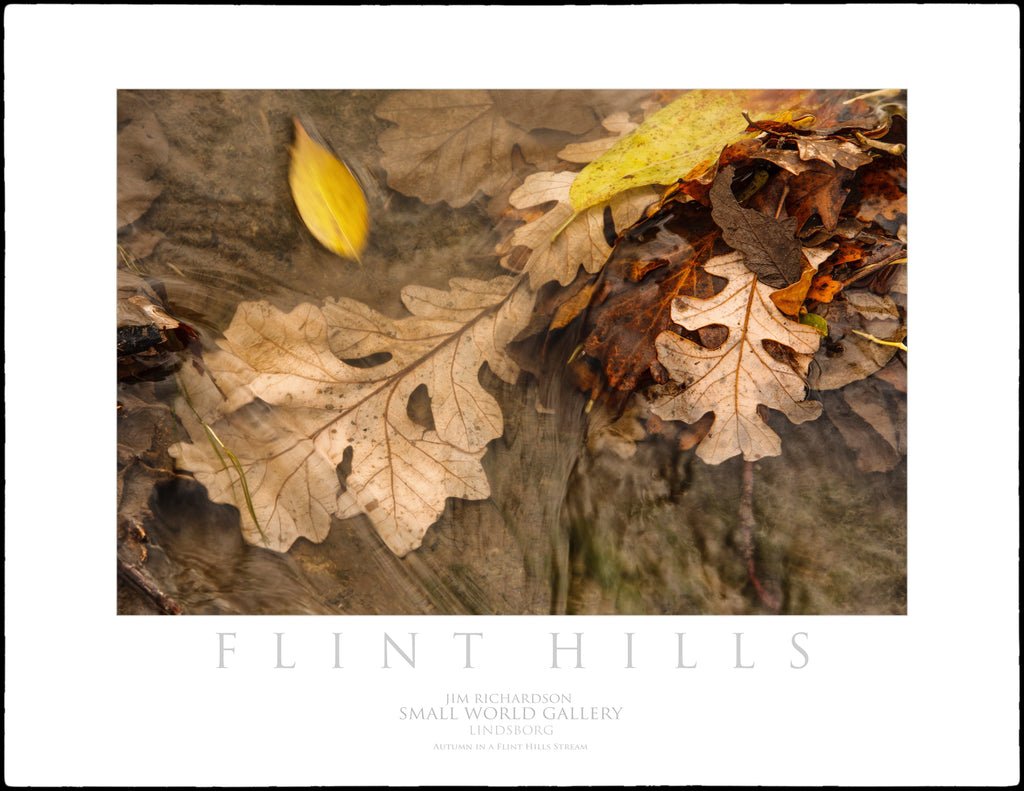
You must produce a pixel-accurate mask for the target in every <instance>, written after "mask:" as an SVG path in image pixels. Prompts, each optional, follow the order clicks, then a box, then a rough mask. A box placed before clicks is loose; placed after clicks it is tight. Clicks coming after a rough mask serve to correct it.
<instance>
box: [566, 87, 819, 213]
mask: <svg viewBox="0 0 1024 791" xmlns="http://www.w3.org/2000/svg"><path fill="white" fill-rule="evenodd" d="M803 95H805V92H784V91H775V92H772V91H715V90H708V91H705V90H698V91H690V92H689V93H687V94H685V95H684V96H682V97H681V98H679V99H677V100H676V101H674V102H673V103H672V104H670V105H668V107H665V108H664V109H662V110H660V111H659V112H657V113H655V114H654V115H652V116H651V117H650V118H648V119H647V120H646V121H644V123H642V124H641V125H640V126H639V127H637V129H635V130H634V131H632V132H631V133H630V134H628V135H626V136H625V137H623V138H622V139H621V140H619V141H618V142H617V143H616V144H615V145H614V146H613V147H612V148H611V149H610V150H609V151H608V152H607V153H606V154H604V156H602V157H601V158H600V159H597V160H595V161H594V162H592V163H590V164H589V165H588V166H587V167H585V168H584V169H583V170H582V171H581V172H580V174H579V177H578V178H577V179H576V182H575V183H574V184H573V185H572V191H571V193H570V198H571V201H572V207H573V209H574V210H575V211H577V212H580V211H583V210H584V209H587V208H589V207H590V206H594V205H595V204H598V203H601V202H602V201H606V200H608V199H609V198H610V197H612V196H613V195H616V194H617V193H619V192H621V191H622V190H626V189H632V188H633V187H640V186H644V185H649V184H672V183H674V182H676V181H677V180H679V179H696V178H699V177H701V176H702V175H704V174H705V172H707V171H708V170H710V169H711V168H712V167H713V166H714V163H715V162H716V161H717V160H718V155H719V154H720V153H721V152H722V149H724V148H725V147H726V146H728V145H730V144H731V143H735V142H736V141H738V140H743V139H745V138H750V137H754V136H756V135H757V134H758V132H757V131H756V130H755V131H753V132H747V131H746V130H747V122H746V120H745V119H744V118H743V113H744V112H748V113H752V114H753V116H754V117H758V118H774V117H777V116H778V115H779V113H780V111H782V110H784V109H786V108H788V107H792V106H793V105H794V104H795V103H796V102H797V101H799V100H800V98H801V97H802V96H803ZM765 108H767V110H766V109H765Z"/></svg>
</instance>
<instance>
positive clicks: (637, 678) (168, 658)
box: [4, 5, 1020, 785]
mask: <svg viewBox="0 0 1024 791" xmlns="http://www.w3.org/2000/svg"><path fill="white" fill-rule="evenodd" d="M1019 24H1020V20H1019V11H1018V9H1017V8H1016V7H1010V6H1001V7H993V6H973V7H967V6H946V5H935V6H916V7H910V6H891V5H875V6H850V5H847V6H829V7H823V6H819V7H814V6H788V7H783V6H776V7H769V6H735V7H723V6H698V7H685V6H651V7H643V6H626V7H616V8H600V7H596V8H588V7H575V8H560V7H546V6H545V7H536V8H524V7H506V8H497V9H495V8H486V9H483V8H477V9H464V8H459V9H452V8H444V7H438V8H418V7H394V8H337V9H329V8H271V7H231V8H213V7H202V8H191V7H189V8H183V7H174V6H172V7H160V8H154V7H149V8H135V7H127V6H95V7H90V6H79V7H60V6H34V7H27V6H7V7H6V8H5V12H4V25H5V31H4V34H5V49H4V72H5V84H4V99H5V122H4V130H5V140H4V148H5V157H6V161H5V190H6V208H5V212H6V217H5V228H6V234H7V237H6V260H5V285H6V292H5V316H4V322H5V348H6V370H5V373H6V393H5V397H6V429H7V448H6V456H7V458H6V462H7V465H6V508H5V517H6V581H5V594H6V599H5V633H6V638H7V643H6V691H5V732H4V741H5V744H4V747H5V760H6V764H5V768H4V772H5V780H6V782H7V783H8V784H14V785H25V784H32V785H60V784H71V785H97V784H113V785H124V784H130V785H174V784H188V785H248V784H254V785H277V784H286V785H306V784H333V785H350V784H371V785H373V784H380V785H384V784H387V785H402V784H439V783H454V784H459V783H481V784H492V785H513V784H541V783H544V784H554V785H569V784H574V785H586V784H615V785H635V784H654V783H658V784H694V783H698V784H699V783H703V784H708V783H714V784H726V783H734V784H766V785H771V784H781V783H791V784H835V783H839V784H857V783H865V784H891V785H907V784H926V785H929V784H935V785H953V784H973V785H1012V784H1013V783H1015V782H1016V780H1017V779H1018V761H1019V751H1018V726H1019V715H1018V702H1019V684H1018V676H1017V672H1018V657H1019V642H1018V632H1017V625H1016V622H1017V619H1016V616H1017V612H1018V599H1017V595H1018V589H1017V584H1018V577H1017V573H1018V569H1017V557H1018V535H1017V516H1018V497H1017V485H1016V484H1017V480H1018V470H1017V442H1018V436H1017V433H1018V407H1017V396H1018V388H1017V384H1018V370H1019V368H1018V348H1019V347H1018V340H1017V339H1018V329H1019V328H1018V318H1019V314H1018V310H1019V307H1018V280H1017V264H1018V261H1017V259H1018V251H1017V242H1018V227H1017V214H1018V205H1017V190H1018V176H1019V166H1020V162H1019V141H1020V137H1019V115H1018V114H1019V109H1020V103H1019V97H1020V83H1019V77H1018V73H1019V66H1020V53H1019ZM523 86H526V87H561V88H577V87H579V88H583V87H600V88H642V87H655V88H658V87H663V88H698V87H700V88H712V87H716V88H755V87H756V88H761V87H765V88H767V87H777V88H782V87H785V88H790V87H792V88H796V87H814V88H861V87H862V88H864V89H865V90H870V89H874V88H883V87H905V88H908V89H909V92H910V93H909V95H910V114H911V122H910V127H909V129H910V140H909V146H908V151H909V155H910V157H911V159H912V162H911V165H910V174H911V175H910V191H909V197H910V207H911V208H910V212H909V215H910V218H911V219H910V236H911V243H912V244H911V246H912V248H913V258H912V264H911V270H910V283H911V289H910V302H911V305H912V313H913V315H912V326H913V333H912V337H911V338H910V340H909V345H910V347H911V351H910V367H909V371H910V408H909V416H910V440H909V446H910V509H909V517H910V570H909V589H910V595H909V615H908V616H906V617H889V618H876V617H845V618H833V617H817V618H811V617H807V618H805V617H786V618H740V617H732V618H712V617H702V618H683V617H648V618H626V617H620V618H576V619H573V618H541V617H533V618H527V617H512V618H489V617H480V618H440V617H435V618H405V617H403V618H397V617H391V618H384V617H381V618H375V617H359V618H341V617H339V618H312V617H309V618H258V617H248V618H241V617H240V618H235V617H208V618H201V617H194V618H177V619H175V618H129V617H121V618H118V617H116V616H115V614H114V613H115V591H114V588H115V572H114V552H113V550H114V513H115V498H114V492H115V479H114V444H115V442H114V419H115V416H114V409H113V401H114V398H113V396H114V381H115V368H114V354H113V332H112V327H113V325H112V318H111V317H112V316H113V307H114V294H115V286H114V269H113V267H112V266H111V260H112V252H111V251H112V247H113V244H112V242H113V235H114V207H115V179H116V168H115V134H114V117H115V91H116V89H118V88H140V87H169V88H379V87H388V88H419V87H480V88H493V87H523ZM220 631H223V632H234V633H236V634H235V637H234V638H233V644H234V646H235V653H234V654H229V655H228V657H227V663H228V665H229V667H228V668H227V669H223V670H218V669H217V668H216V665H217V658H218V657H217V632H220ZM385 631H386V632H387V633H389V634H391V635H392V636H393V637H394V639H395V641H396V642H397V643H399V645H403V646H406V645H408V640H409V637H408V633H409V632H417V633H418V636H417V638H416V639H417V667H416V668H415V669H411V668H409V667H408V666H407V665H406V664H405V663H404V662H403V661H402V660H401V658H400V657H398V656H397V655H396V654H392V665H393V668H392V669H390V670H384V669H382V668H381V664H382V643H383V634H384V633H385ZM466 631H470V632H484V634H485V637H484V639H483V641H480V642H479V643H478V644H477V645H476V647H475V648H474V664H475V665H477V668H476V669H473V670H464V669H462V660H463V656H464V648H463V643H462V640H461V639H460V640H458V641H456V640H453V639H452V634H453V633H454V632H466ZM556 631H557V632H561V633H563V639H564V640H568V639H569V638H570V636H571V633H573V632H577V631H582V632H584V634H585V637H584V641H585V642H584V646H585V648H584V650H585V656H584V664H585V665H586V667H585V669H583V670H574V669H568V668H566V669H561V670H552V669H550V657H551V647H550V639H551V638H550V632H556ZM275 632H282V633H284V634H285V643H284V660H285V663H287V664H290V663H292V662H294V663H295V664H296V667H295V668H294V669H291V670H286V669H275V668H274V664H275V661H276V645H275V636H274V633H275ZM333 632H343V633H344V635H343V638H342V640H343V665H344V668H343V669H341V670H336V669H333V667H332V665H333V663H334V642H333V641H334V638H333V636H332V633H333ZM624 632H635V633H636V636H635V638H634V660H633V661H634V665H636V669H633V670H627V669H624V668H623V665H624V664H625V642H624V638H623V637H622V633H624ZM676 632H686V633H687V637H686V641H687V657H686V661H687V663H691V662H692V661H697V663H698V667H697V668H696V669H694V670H680V669H677V668H676V667H675V663H676V642H675V640H676V638H675V633H676ZM734 632H743V633H744V637H743V646H744V662H745V663H749V662H751V661H753V662H754V663H755V667H754V668H753V669H751V670H742V669H735V668H734V667H733V665H734V664H735V649H734V641H735V638H734V637H733V633H734ZM794 632H806V633H807V634H808V637H807V639H806V640H804V642H803V644H804V645H805V646H806V649H807V651H808V653H809V655H810V661H809V664H808V666H807V667H806V668H805V669H803V670H793V669H791V668H790V662H791V661H793V662H794V663H797V664H799V663H801V661H802V657H801V656H800V655H799V654H798V653H797V652H795V651H794V650H793V648H792V646H791V644H790V636H791V635H792V634H793V633H794ZM801 639H803V638H801ZM506 691H507V692H566V693H569V694H571V695H572V696H573V702H574V705H576V704H578V705H585V706H591V705H597V706H622V707H623V719H622V721H621V722H619V723H603V724H590V725H586V726H584V725H577V726H573V727H566V729H565V730H564V731H560V733H564V734H565V735H566V738H565V741H570V742H571V741H576V742H586V743H588V744H589V746H590V749H589V750H588V751H587V752H582V753H566V754H557V755H555V754H548V753H546V754H523V753H504V754H499V753H493V752H480V753H468V754H466V753H457V754H455V753H451V754H449V753H441V752H437V751H433V750H431V749H430V748H431V747H432V746H433V744H434V742H438V741H442V742H449V741H451V742H456V741H460V740H462V741H465V739H461V738H460V732H459V731H458V729H457V727H456V726H454V725H451V724H447V723H440V724H436V725H425V724H422V723H415V724H414V723H408V722H401V721H399V720H398V708H399V707H400V706H430V705H439V704H440V703H442V702H443V696H444V694H445V693H446V692H457V693H467V692H468V693H472V692H506Z"/></svg>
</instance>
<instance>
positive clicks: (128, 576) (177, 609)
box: [117, 558, 181, 615]
mask: <svg viewBox="0 0 1024 791" xmlns="http://www.w3.org/2000/svg"><path fill="white" fill-rule="evenodd" d="M117 573H118V574H119V575H120V576H121V577H123V578H124V579H125V581H127V582H129V583H131V584H132V585H134V586H135V587H136V588H137V589H138V590H139V591H141V592H142V593H143V594H145V595H146V597H147V598H149V599H150V600H151V601H152V602H153V604H155V605H156V606H157V607H159V608H160V610H161V611H162V612H163V613H164V614H165V615H181V606H180V605H179V604H178V603H177V602H176V601H174V599H172V598H171V597H170V596H168V595H167V594H166V593H164V592H163V591H162V590H160V589H159V588H157V587H156V586H155V585H154V584H153V583H152V582H150V581H149V580H148V579H147V578H146V577H145V576H144V575H143V574H142V572H141V571H139V570H138V569H137V568H135V567H134V566H129V565H128V564H127V563H125V562H124V561H123V560H121V558H118V559H117Z"/></svg>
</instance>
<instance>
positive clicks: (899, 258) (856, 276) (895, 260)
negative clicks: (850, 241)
mask: <svg viewBox="0 0 1024 791" xmlns="http://www.w3.org/2000/svg"><path fill="white" fill-rule="evenodd" d="M905 263H907V252H906V250H900V251H899V252H896V253H893V254H892V255H891V256H888V257H887V258H884V259H882V260H881V261H876V262H875V263H873V264H868V265H867V266H863V267H861V268H860V269H858V270H857V271H856V272H854V273H853V276H852V277H848V278H847V279H846V280H843V281H841V282H842V284H843V288H846V287H847V286H849V285H850V284H851V283H855V282H856V281H858V280H860V279H861V278H864V277H867V276H868V275H870V274H873V273H875V272H877V271H878V270H879V269H883V268H884V267H887V266H891V265H894V264H905Z"/></svg>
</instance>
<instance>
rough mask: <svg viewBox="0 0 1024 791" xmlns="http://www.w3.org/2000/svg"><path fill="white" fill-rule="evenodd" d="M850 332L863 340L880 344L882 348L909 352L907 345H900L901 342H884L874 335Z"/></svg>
mask: <svg viewBox="0 0 1024 791" xmlns="http://www.w3.org/2000/svg"><path fill="white" fill-rule="evenodd" d="M850 332H852V333H854V334H855V335H860V336H861V337H862V338H867V339H868V340H869V341H874V342H875V343H879V344H881V345H882V346H895V347H896V348H897V349H902V350H903V351H907V344H905V343H900V342H899V341H883V340H882V339H881V338H876V337H875V336H874V335H868V333H866V332H861V331H860V330H850Z"/></svg>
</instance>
